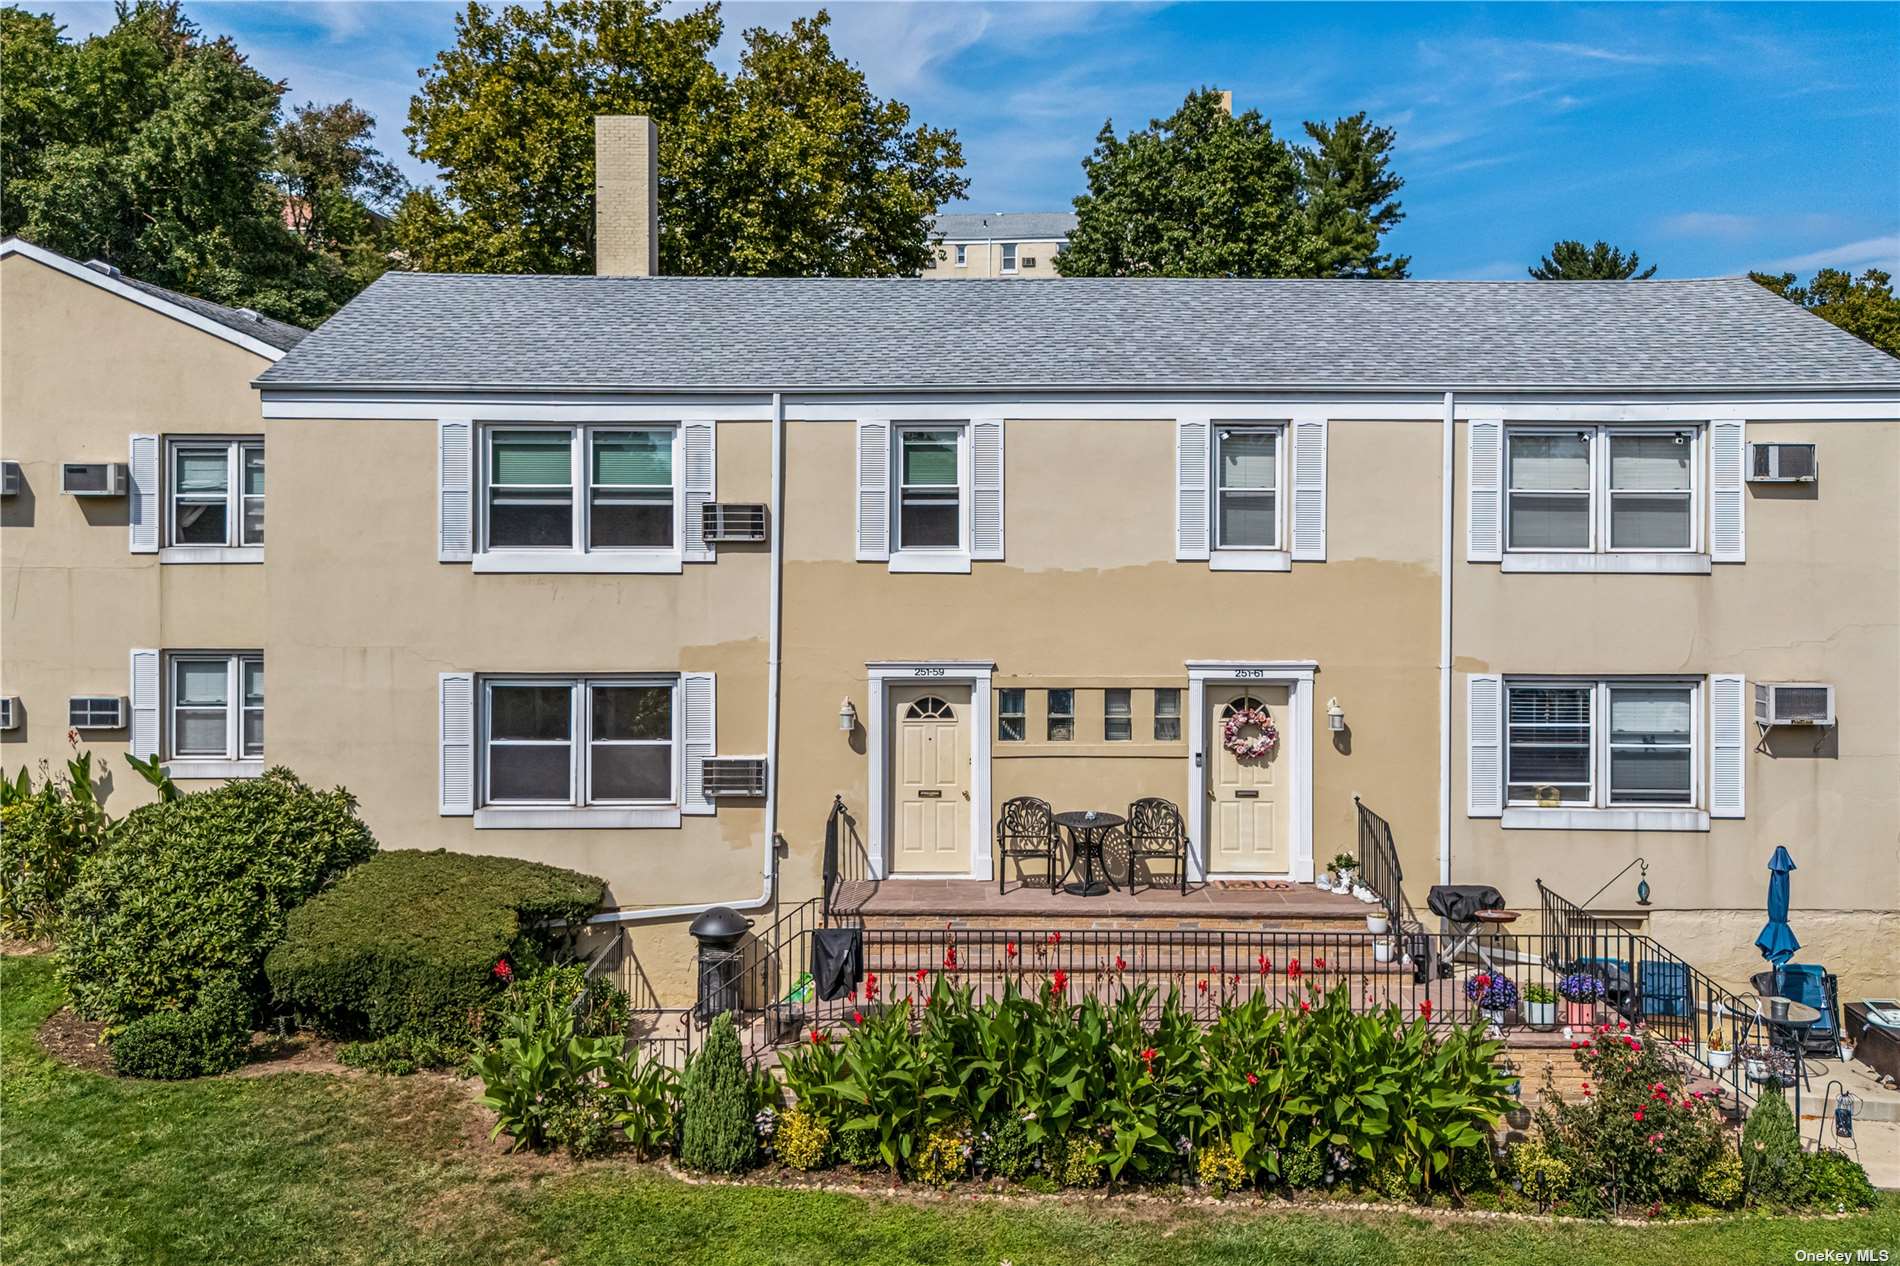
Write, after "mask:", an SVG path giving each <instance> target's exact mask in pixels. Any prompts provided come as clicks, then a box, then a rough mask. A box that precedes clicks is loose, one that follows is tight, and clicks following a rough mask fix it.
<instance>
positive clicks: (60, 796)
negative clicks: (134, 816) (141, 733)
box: [0, 752, 108, 940]
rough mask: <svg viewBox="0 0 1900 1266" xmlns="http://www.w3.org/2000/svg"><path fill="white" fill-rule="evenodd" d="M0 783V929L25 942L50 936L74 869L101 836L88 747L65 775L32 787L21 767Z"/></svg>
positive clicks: (55, 928)
mask: <svg viewBox="0 0 1900 1266" xmlns="http://www.w3.org/2000/svg"><path fill="white" fill-rule="evenodd" d="M41 768H42V769H45V766H44V765H42V766H41ZM0 787H4V788H5V796H4V800H5V803H4V804H0V931H4V932H5V933H6V934H7V935H8V936H17V937H21V938H23V939H26V940H39V939H42V938H44V937H51V936H56V935H58V933H59V927H60V919H61V917H62V916H63V914H64V913H65V909H66V897H67V894H68V893H69V892H71V890H72V887H73V885H74V884H75V883H77V882H78V880H79V872H80V868H81V867H82V866H83V865H84V864H85V862H86V860H87V859H88V858H90V857H91V856H92V855H93V854H94V853H96V852H98V851H99V849H100V847H101V846H102V845H103V844H104V842H105V835H106V828H107V826H108V819H107V818H106V814H105V810H104V809H103V808H101V807H100V804H99V797H98V795H97V794H96V793H95V791H94V789H93V778H92V753H91V752H82V753H80V754H79V755H78V756H77V757H75V758H74V759H72V760H70V761H68V762H66V774H65V776H64V777H63V778H55V777H53V776H51V775H50V774H49V775H47V776H46V779H45V782H44V783H43V785H42V786H41V787H40V788H39V789H38V790H37V791H35V790H33V788H32V779H31V778H30V777H29V775H28V774H27V771H26V770H24V769H22V770H21V771H20V773H19V777H18V778H17V779H15V780H14V781H12V782H6V781H4V780H0Z"/></svg>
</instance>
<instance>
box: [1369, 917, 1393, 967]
mask: <svg viewBox="0 0 1900 1266" xmlns="http://www.w3.org/2000/svg"><path fill="white" fill-rule="evenodd" d="M1381 921H1382V922H1383V920H1381ZM1372 961H1373V962H1375V963H1389V962H1391V961H1392V942H1390V941H1374V942H1373V943H1372Z"/></svg>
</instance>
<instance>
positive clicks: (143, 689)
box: [131, 650, 159, 760]
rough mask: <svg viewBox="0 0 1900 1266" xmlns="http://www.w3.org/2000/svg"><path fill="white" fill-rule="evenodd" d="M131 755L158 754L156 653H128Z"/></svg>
mask: <svg viewBox="0 0 1900 1266" xmlns="http://www.w3.org/2000/svg"><path fill="white" fill-rule="evenodd" d="M131 699H132V755H134V756H136V757H138V758H139V759H140V760H150V759H152V758H153V757H154V756H156V755H158V735H159V703H158V652H157V651H156V650H134V651H133V652H132V692H131Z"/></svg>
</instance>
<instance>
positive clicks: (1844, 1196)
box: [1803, 1147, 1875, 1212]
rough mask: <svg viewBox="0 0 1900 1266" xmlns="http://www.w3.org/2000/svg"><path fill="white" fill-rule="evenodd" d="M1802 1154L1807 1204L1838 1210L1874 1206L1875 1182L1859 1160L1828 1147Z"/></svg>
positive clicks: (1843, 1210)
mask: <svg viewBox="0 0 1900 1266" xmlns="http://www.w3.org/2000/svg"><path fill="white" fill-rule="evenodd" d="M1805 1155H1806V1157H1807V1159H1806V1160H1805V1161H1804V1162H1803V1168H1804V1169H1805V1170H1806V1171H1807V1172H1806V1174H1805V1175H1804V1176H1805V1178H1806V1186H1807V1198H1808V1201H1809V1203H1811V1204H1814V1205H1817V1206H1819V1207H1821V1208H1823V1209H1833V1210H1835V1211H1837V1212H1845V1211H1847V1210H1849V1209H1871V1208H1873V1207H1874V1200H1875V1196H1874V1185H1873V1183H1871V1182H1869V1181H1868V1179H1867V1171H1866V1170H1864V1169H1862V1168H1861V1167H1860V1162H1859V1161H1857V1160H1855V1159H1854V1158H1853V1157H1851V1156H1849V1155H1847V1153H1845V1152H1842V1151H1838V1150H1836V1149H1835V1148H1831V1147H1829V1148H1823V1149H1821V1150H1820V1151H1818V1152H1807V1153H1805Z"/></svg>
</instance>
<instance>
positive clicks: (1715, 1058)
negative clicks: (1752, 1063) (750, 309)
mask: <svg viewBox="0 0 1900 1266" xmlns="http://www.w3.org/2000/svg"><path fill="white" fill-rule="evenodd" d="M1734 1062H1735V1052H1734V1051H1728V1050H1722V1051H1710V1052H1709V1067H1710V1068H1713V1069H1714V1070H1715V1071H1716V1072H1718V1073H1723V1072H1727V1071H1728V1066H1729V1065H1730V1064H1732V1063H1734Z"/></svg>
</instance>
